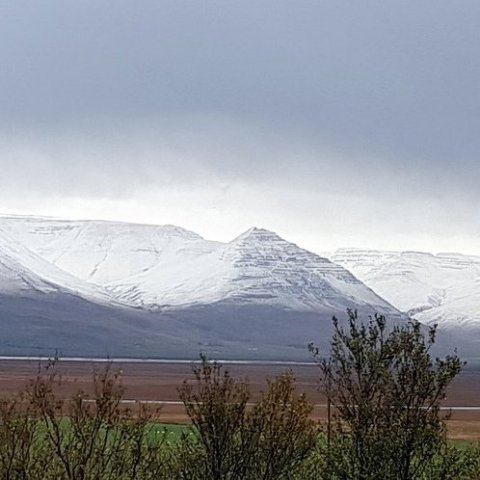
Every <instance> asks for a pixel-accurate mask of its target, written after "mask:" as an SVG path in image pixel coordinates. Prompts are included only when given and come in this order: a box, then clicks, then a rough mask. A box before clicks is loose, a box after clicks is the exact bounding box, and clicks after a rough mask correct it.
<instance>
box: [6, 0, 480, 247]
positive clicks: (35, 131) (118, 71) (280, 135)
mask: <svg viewBox="0 0 480 480" xmlns="http://www.w3.org/2000/svg"><path fill="white" fill-rule="evenodd" d="M479 22H480V4H479V3H478V1H476V0H462V1H461V2H451V1H449V0H427V1H424V2H415V3H411V2H403V1H399V0H398V1H397V0H395V1H392V2H378V1H374V0H364V1H362V2H339V1H336V0H331V1H330V0H327V1H321V2H319V1H317V0H302V1H299V2H291V1H287V0H265V1H262V2H257V1H253V0H246V1H243V2H224V1H221V0H207V1H204V2H198V1H196V0H185V1H182V2H178V1H174V0H169V1H166V0H164V1H163V0H162V1H156V0H144V1H142V2H132V1H128V0H117V1H107V0H84V1H82V2H76V1H73V0H71V1H70V0H67V1H60V0H54V1H50V2H37V1H33V0H30V1H28V0H16V1H15V2H1V3H0V40H1V41H0V60H1V69H0V168H1V170H2V175H1V177H0V207H1V208H3V209H10V210H13V209H15V208H17V209H21V208H24V209H27V208H29V206H30V205H35V204H37V205H41V206H42V208H45V209H46V210H48V211H55V209H54V208H53V207H50V206H49V205H53V204H54V203H55V202H57V203H58V198H63V199H68V198H70V199H72V200H71V201H72V202H73V201H75V202H76V203H75V205H76V206H77V207H78V205H79V203H78V202H80V201H81V199H83V200H84V202H86V203H88V202H92V201H97V204H98V209H99V210H98V215H99V216H102V215H107V214H108V215H110V214H111V213H109V212H110V210H108V209H106V210H103V211H102V207H101V204H100V203H98V202H99V201H100V200H103V201H105V202H114V201H118V202H127V201H131V202H136V203H135V204H136V205H137V204H138V202H139V201H140V199H141V198H143V196H144V195H146V193H145V192H157V193H158V192H163V193H161V194H158V195H161V198H162V199H163V201H164V203H165V204H166V203H168V202H167V198H166V196H165V192H167V191H168V192H170V193H169V194H170V195H171V197H170V198H175V199H176V200H178V192H184V194H185V195H187V193H186V192H189V191H190V192H191V191H195V192H202V193H201V194H200V193H198V194H199V195H203V197H202V198H203V200H199V202H200V203H202V202H203V204H204V206H205V209H204V210H202V211H205V212H206V211H209V212H210V211H211V209H212V208H213V209H216V211H221V212H224V213H223V215H228V212H227V213H225V209H224V208H223V207H222V205H218V206H217V207H216V206H215V205H214V203H215V202H216V201H218V202H226V203H228V202H231V205H232V208H234V209H235V211H236V212H237V215H239V213H238V211H239V208H240V207H237V204H238V199H237V197H236V195H237V194H236V193H235V194H232V193H231V192H237V190H238V191H241V192H246V191H247V190H248V192H250V194H251V195H252V198H253V197H255V198H259V199H263V200H264V201H265V198H264V194H265V192H268V193H269V194H270V197H269V198H268V199H267V201H268V202H270V204H269V205H267V206H266V209H265V210H266V211H268V212H269V213H268V215H267V213H265V215H264V216H263V217H262V218H258V217H257V216H256V215H254V213H252V212H253V210H254V208H253V207H252V208H251V210H248V209H247V208H246V207H245V208H246V210H245V216H244V217H245V218H244V220H242V221H245V222H248V219H250V218H251V219H252V221H253V220H260V221H263V222H264V223H268V220H269V219H275V218H279V216H280V214H279V213H278V212H281V211H283V212H285V215H291V216H292V218H293V217H295V216H298V210H301V211H302V212H303V213H302V215H305V220H303V221H302V222H303V223H302V226H300V225H299V226H298V228H301V229H303V230H302V231H303V238H307V237H308V236H309V235H310V233H309V232H308V231H307V230H308V228H307V226H306V225H307V224H308V222H307V214H306V213H305V212H308V216H310V217H311V218H313V217H315V216H317V217H318V216H319V215H320V213H321V212H324V211H325V210H329V211H333V212H337V207H338V205H342V208H343V211H344V212H345V211H346V212H347V213H345V215H346V216H347V219H348V218H351V220H352V222H353V223H354V224H355V229H357V230H358V231H359V232H360V231H362V232H364V231H366V228H367V224H368V226H370V227H371V226H375V225H376V224H377V225H388V226H389V228H390V229H393V230H394V231H395V232H397V233H398V235H403V234H405V232H407V231H408V232H410V233H411V234H412V235H417V236H419V235H426V233H425V231H427V230H428V231H430V232H431V234H432V235H435V236H436V238H440V236H441V235H442V232H443V234H449V232H448V231H447V229H448V228H456V229H458V230H459V231H460V232H461V233H460V234H461V235H464V237H465V239H467V238H468V239H470V240H469V241H472V239H473V238H475V235H477V234H478V233H479V230H480V225H479V221H477V220H476V219H475V215H474V212H473V207H474V206H475V205H476V204H478V202H479V201H480V193H479V189H478V186H477V181H478V178H480V162H478V159H477V156H478V152H479V151H480V136H479V135H478V131H479V127H480V120H479V118H480V116H479V112H480V95H479V89H478V85H479V84H480V57H479V56H478V54H477V49H478V48H477V47H478V45H479V40H480V30H479V29H478V24H479ZM247 186H248V189H247ZM245 189H247V190H245ZM172 192H176V193H172ZM292 192H296V193H297V198H298V199H297V201H296V206H297V209H295V208H293V207H291V206H290V207H288V205H292V202H294V201H293V200H292V196H291V194H292ZM152 195H153V194H152ZM159 198H160V197H159ZM49 199H51V200H49ZM49 201H50V203H49ZM67 203H68V202H66V203H65V205H66V204H67ZM294 203H295V202H294ZM20 206H23V207H21V208H20ZM274 206H275V208H274ZM77 207H76V208H77ZM267 207H268V208H267ZM85 208H86V210H85V212H86V214H87V213H89V212H90V210H89V209H88V208H87V207H85ZM105 208H106V207H105ZM172 208H173V209H174V207H172ZM202 208H203V207H202ZM78 209H79V210H78V211H80V210H81V207H78ZM174 210H175V209H174ZM76 211H77V210H76ZM172 211H173V210H172ZM164 214H166V211H164ZM205 215H207V214H205ZM182 218H183V217H182ZM182 218H180V217H179V220H181V219H182ZM205 218H206V219H207V220H206V221H208V219H210V217H209V216H208V215H207V216H206V217H205ZM155 219H157V218H155ZM173 220H175V218H173ZM324 221H325V222H330V223H329V225H331V224H332V222H334V218H333V215H327V216H325V217H324ZM375 221H376V222H377V223H375ZM286 222H287V223H288V220H286ZM272 223H273V224H274V225H273V226H278V225H280V228H284V227H283V223H282V222H281V221H280V220H278V221H277V220H275V221H272ZM362 225H363V226H364V227H362ZM336 228H337V229H340V227H338V226H337V227H336ZM462 232H463V233H462ZM359 235H360V234H359ZM361 235H364V233H361ZM361 235H360V237H361ZM398 235H397V237H396V238H400V237H398ZM405 235H406V234H405ZM360 237H359V236H357V237H355V238H353V239H352V240H355V239H357V240H358V238H360ZM362 238H363V237H362ZM452 238H453V237H452ZM422 241H423V240H422ZM465 242H467V240H465Z"/></svg>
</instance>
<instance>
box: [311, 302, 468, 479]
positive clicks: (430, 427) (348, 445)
mask: <svg viewBox="0 0 480 480" xmlns="http://www.w3.org/2000/svg"><path fill="white" fill-rule="evenodd" d="M333 326H334V334H333V338H332V342H331V351H330V355H329V357H328V358H320V356H319V351H318V350H317V349H315V348H314V347H311V350H312V351H313V353H314V355H315V356H316V357H317V359H318V361H319V366H320V371H321V381H322V386H323V389H324V391H325V394H326V397H327V400H328V403H329V404H331V405H332V407H333V409H334V412H335V413H334V417H333V422H334V424H333V426H332V428H333V430H332V435H331V438H329V442H328V443H329V444H328V446H327V466H328V470H329V471H330V472H331V477H330V478H338V479H351V478H356V479H358V480H367V479H368V480H375V479H378V480H389V479H392V480H393V479H395V480H412V479H420V478H424V475H425V474H426V472H427V470H428V469H429V468H430V466H431V464H432V463H433V462H434V460H435V458H436V456H438V455H439V454H440V452H441V451H442V448H443V447H444V445H445V442H446V432H445V417H443V418H442V416H441V412H440V404H441V401H442V400H443V399H444V398H445V396H446V389H447V387H448V385H449V384H450V383H451V381H452V380H453V379H454V378H455V376H456V375H457V374H458V373H459V372H460V370H461V367H462V362H461V361H460V359H459V358H458V356H457V355H456V354H454V355H448V356H446V357H445V358H443V359H438V358H437V359H433V358H432V354H431V349H432V346H433V345H434V343H435V338H436V327H435V326H434V327H430V328H429V329H428V330H427V331H426V332H425V330H424V327H423V326H422V325H421V324H420V323H418V322H416V321H414V320H410V321H408V322H407V323H406V324H400V325H395V326H393V327H390V328H387V321H386V319H385V317H383V316H381V315H375V316H374V317H370V318H369V320H368V321H367V322H366V323H362V322H361V321H360V320H359V318H358V315H357V313H356V312H353V311H348V322H347V323H346V325H341V324H340V322H339V321H338V319H336V318H335V317H334V318H333Z"/></svg>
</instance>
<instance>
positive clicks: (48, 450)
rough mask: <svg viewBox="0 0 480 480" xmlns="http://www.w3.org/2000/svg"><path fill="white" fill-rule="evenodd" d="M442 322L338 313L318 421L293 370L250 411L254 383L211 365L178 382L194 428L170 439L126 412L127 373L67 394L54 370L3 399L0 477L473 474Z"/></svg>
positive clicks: (328, 478)
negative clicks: (456, 432) (455, 439)
mask: <svg viewBox="0 0 480 480" xmlns="http://www.w3.org/2000/svg"><path fill="white" fill-rule="evenodd" d="M435 335H436V331H435V328H431V329H430V330H428V331H424V330H423V327H421V326H420V325H419V324H418V323H416V322H410V323H408V324H406V325H402V326H392V327H390V328H387V324H386V321H385V319H384V318H383V317H382V316H375V317H373V318H370V319H368V320H367V321H366V322H361V321H360V320H359V319H358V317H357V315H356V313H355V312H348V319H347V321H346V322H344V323H340V322H339V321H337V320H336V319H334V335H333V337H332V341H331V351H330V352H327V353H329V354H328V355H327V356H325V357H323V356H322V355H321V354H322V353H323V352H319V351H318V350H317V349H316V348H315V346H313V345H312V346H310V349H311V351H312V354H313V355H314V356H315V358H316V359H317V360H318V367H319V370H318V371H319V388H321V389H322V390H323V392H324V393H325V396H326V398H327V401H328V418H327V420H326V421H325V422H322V423H317V422H314V421H313V420H312V419H311V413H312V409H313V407H312V405H311V404H310V403H309V401H308V399H307V398H306V397H305V395H303V394H301V393H298V392H297V389H296V386H295V379H294V377H293V375H292V373H291V372H288V371H287V372H285V373H284V374H282V375H280V376H278V377H275V378H272V379H270V380H268V381H267V383H266V385H265V388H264V392H263V393H262V394H261V396H260V398H259V399H258V400H257V401H256V402H255V403H254V404H253V403H252V402H251V396H250V390H249V385H248V381H247V380H246V379H239V378H234V377H232V376H231V375H230V373H229V372H228V370H227V369H225V368H223V367H222V366H220V365H218V364H216V363H215V362H209V361H208V360H207V359H205V358H203V359H202V362H201V363H200V364H199V365H197V366H193V373H194V380H193V381H190V382H185V383H184V384H183V385H182V386H181V387H180V388H179V395H180V398H181V400H182V402H183V403H184V405H185V410H186V412H187V415H188V417H189V418H190V420H191V426H189V427H188V428H185V430H184V432H183V433H182V434H181V435H180V436H179V437H178V438H177V437H176V438H174V439H171V438H170V436H169V435H167V434H165V433H163V432H162V430H161V427H160V426H159V422H160V421H161V412H160V416H159V415H158V412H153V411H152V410H151V409H148V408H147V407H146V406H142V405H140V404H139V405H136V406H134V407H132V408H126V407H125V406H124V405H123V404H122V398H123V393H124V392H123V388H122V383H121V378H120V376H119V374H118V373H117V372H115V371H113V369H112V368H111V367H108V368H106V369H105V370H104V371H101V372H96V373H95V374H94V377H93V393H92V394H86V393H84V392H78V393H76V394H75V395H73V396H68V397H65V395H61V394H60V393H59V391H61V388H59V387H61V384H62V379H61V378H60V377H59V376H58V375H57V373H56V368H55V367H56V365H55V362H53V363H52V364H49V365H47V366H46V367H45V368H42V369H39V373H38V375H37V377H36V378H35V379H33V380H32V381H31V382H30V383H29V384H28V385H27V386H26V388H25V390H24V391H22V392H20V393H19V394H18V395H16V396H13V397H12V396H10V397H5V398H3V399H2V400H1V401H0V478H2V479H6V480H10V479H11V480H64V479H65V480H107V479H108V480H127V479H139V480H150V479H151V480H154V479H155V480H162V479H169V480H176V479H178V480H180V479H183V480H210V479H211V480H239V479H245V480H295V479H298V480H300V479H301V480H313V479H315V480H347V479H354V480H377V479H378V480H410V479H412V480H413V479H419V480H450V479H451V480H454V479H455V480H456V479H459V480H462V479H465V480H467V479H468V480H473V479H478V478H480V459H479V455H478V449H477V447H475V446H472V447H469V448H457V447H455V446H453V445H451V444H449V443H448V442H447V438H446V424H445V421H446V416H445V415H442V414H441V412H440V402H441V401H442V400H443V399H444V398H445V395H446V390H447V387H448V386H449V384H450V383H451V381H452V380H453V379H454V378H455V376H456V375H457V374H458V373H459V372H460V370H461V368H462V362H461V361H460V359H459V358H458V357H457V356H456V355H451V356H447V357H445V358H442V359H434V358H433V357H432V355H431V347H432V346H433V344H434V343H435Z"/></svg>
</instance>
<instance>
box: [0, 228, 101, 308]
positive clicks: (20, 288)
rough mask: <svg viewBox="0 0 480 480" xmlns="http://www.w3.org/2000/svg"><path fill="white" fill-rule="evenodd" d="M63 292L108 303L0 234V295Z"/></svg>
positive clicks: (96, 291)
mask: <svg viewBox="0 0 480 480" xmlns="http://www.w3.org/2000/svg"><path fill="white" fill-rule="evenodd" d="M60 291H62V292H66V293H71V294H74V295H80V296H84V297H87V298H92V299H95V300H102V301H103V302H105V301H107V299H108V295H107V294H106V293H105V292H104V290H103V289H102V288H100V287H97V286H95V285H91V284H88V283H87V282H84V281H83V280H81V279H78V278H76V277H74V276H73V275H70V274H69V273H67V272H64V271H62V270H61V269H59V268H57V267H56V266H55V265H53V264H51V263H50V262H48V261H46V260H44V259H43V258H41V257H40V256H38V255H36V254H35V253H33V252H32V251H30V250H29V249H27V248H26V247H24V246H23V245H21V244H20V243H19V242H17V241H15V240H14V239H13V238H12V237H10V236H9V235H8V234H5V233H4V232H2V231H1V230H0V293H2V294H10V295H28V294H33V293H53V292H60Z"/></svg>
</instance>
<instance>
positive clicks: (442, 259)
mask: <svg viewBox="0 0 480 480" xmlns="http://www.w3.org/2000/svg"><path fill="white" fill-rule="evenodd" d="M329 258H330V259H331V260H332V261H334V262H336V263H338V264H340V265H343V266H344V267H345V268H347V269H348V270H350V271H351V272H352V273H353V274H354V275H356V276H357V277H358V278H359V279H360V280H362V281H363V282H364V283H365V284H366V285H368V286H369V287H371V288H372V289H374V290H375V291H376V292H377V293H378V294H379V295H380V296H382V297H383V298H385V299H386V300H388V301H389V302H390V303H392V304H393V305H395V306H396V307H397V308H398V309H400V310H401V311H404V312H408V313H409V314H411V315H413V316H414V317H415V318H417V319H419V320H420V321H423V322H426V323H438V324H439V325H440V326H441V327H444V328H445V327H458V326H460V325H463V326H470V327H471V326H476V327H480V257H479V256H468V255H461V254H452V253H441V254H438V255H432V254H429V253H423V252H385V251H376V250H358V249H342V250H338V251H336V252H335V253H334V254H331V255H329Z"/></svg>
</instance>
